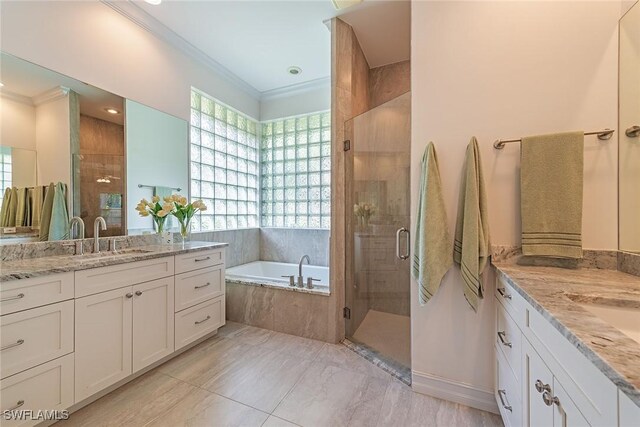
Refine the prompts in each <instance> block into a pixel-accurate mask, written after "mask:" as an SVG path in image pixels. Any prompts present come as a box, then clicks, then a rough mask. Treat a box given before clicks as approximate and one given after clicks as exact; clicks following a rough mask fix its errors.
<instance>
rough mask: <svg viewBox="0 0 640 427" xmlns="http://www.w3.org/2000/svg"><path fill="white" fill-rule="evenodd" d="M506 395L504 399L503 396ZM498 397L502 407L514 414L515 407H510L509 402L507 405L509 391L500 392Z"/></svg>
mask: <svg viewBox="0 0 640 427" xmlns="http://www.w3.org/2000/svg"><path fill="white" fill-rule="evenodd" d="M503 394H504V397H502V395H503ZM498 396H499V397H500V403H502V407H503V408H504V409H506V410H507V411H509V412H513V407H511V405H509V402H508V401H507V402H506V403H505V399H506V398H507V391H506V390H498Z"/></svg>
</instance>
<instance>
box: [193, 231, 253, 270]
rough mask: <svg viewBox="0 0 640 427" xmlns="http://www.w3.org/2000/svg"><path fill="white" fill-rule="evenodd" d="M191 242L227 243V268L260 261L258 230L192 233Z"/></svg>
mask: <svg viewBox="0 0 640 427" xmlns="http://www.w3.org/2000/svg"><path fill="white" fill-rule="evenodd" d="M191 240H194V241H198V240H200V241H205V242H225V243H228V244H229V247H228V248H227V250H226V254H225V256H226V266H227V268H230V267H235V266H236V265H241V264H246V263H248V262H253V261H259V260H260V229H259V228H247V229H243V230H226V231H208V232H204V233H193V234H192V235H191Z"/></svg>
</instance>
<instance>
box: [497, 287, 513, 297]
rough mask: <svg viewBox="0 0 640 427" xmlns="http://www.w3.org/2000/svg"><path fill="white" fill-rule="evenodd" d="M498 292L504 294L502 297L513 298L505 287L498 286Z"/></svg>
mask: <svg viewBox="0 0 640 427" xmlns="http://www.w3.org/2000/svg"><path fill="white" fill-rule="evenodd" d="M498 293H499V294H500V295H502V298H506V299H511V294H508V293H507V290H506V289H505V288H498Z"/></svg>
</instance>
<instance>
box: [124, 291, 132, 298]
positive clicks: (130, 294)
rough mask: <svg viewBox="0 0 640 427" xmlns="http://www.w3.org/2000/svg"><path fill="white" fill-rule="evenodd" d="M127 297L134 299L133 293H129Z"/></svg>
mask: <svg viewBox="0 0 640 427" xmlns="http://www.w3.org/2000/svg"><path fill="white" fill-rule="evenodd" d="M125 297H127V298H133V294H132V293H131V292H128V293H127V294H126V295H125Z"/></svg>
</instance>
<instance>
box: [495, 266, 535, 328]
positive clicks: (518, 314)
mask: <svg viewBox="0 0 640 427" xmlns="http://www.w3.org/2000/svg"><path fill="white" fill-rule="evenodd" d="M495 295H496V298H497V299H498V301H499V302H500V304H502V306H503V307H504V309H505V310H506V311H507V313H509V315H510V316H511V318H512V319H513V320H515V322H516V324H517V325H518V327H520V329H522V328H523V327H524V323H525V306H526V305H527V302H526V301H525V299H524V298H523V297H522V296H521V295H520V294H519V293H518V291H516V290H515V289H513V287H512V286H511V285H510V284H509V283H508V282H507V281H506V280H505V279H504V277H502V275H501V274H500V273H499V272H498V273H496V291H495Z"/></svg>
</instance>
